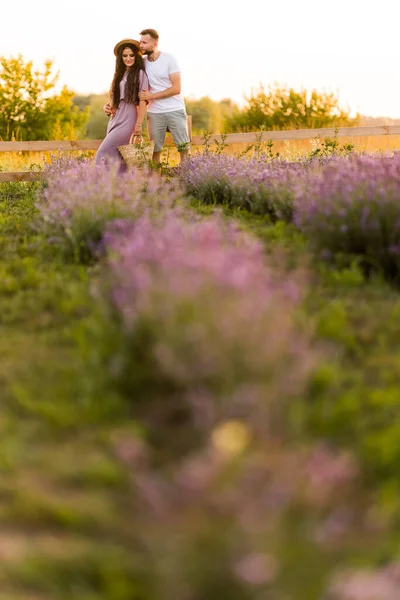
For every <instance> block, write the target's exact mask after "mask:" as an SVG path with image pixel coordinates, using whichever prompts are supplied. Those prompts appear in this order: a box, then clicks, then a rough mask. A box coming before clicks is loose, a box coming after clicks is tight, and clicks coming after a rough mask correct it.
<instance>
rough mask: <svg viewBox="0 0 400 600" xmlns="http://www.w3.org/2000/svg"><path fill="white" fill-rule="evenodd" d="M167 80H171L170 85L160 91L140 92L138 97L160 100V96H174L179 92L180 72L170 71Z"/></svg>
mask: <svg viewBox="0 0 400 600" xmlns="http://www.w3.org/2000/svg"><path fill="white" fill-rule="evenodd" d="M169 80H170V82H171V87H169V88H167V89H166V90H163V91H162V92H149V91H145V92H140V93H139V98H140V99H141V100H147V101H150V100H161V99H162V98H170V97H171V96H176V95H177V94H180V93H181V74H180V73H171V74H170V76H169Z"/></svg>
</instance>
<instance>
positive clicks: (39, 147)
mask: <svg viewBox="0 0 400 600" xmlns="http://www.w3.org/2000/svg"><path fill="white" fill-rule="evenodd" d="M191 125H192V124H191V118H190V117H189V118H188V126H189V133H190V138H191V144H192V146H203V145H204V140H205V138H204V136H203V135H193V136H192V134H191ZM335 135H336V137H348V138H353V137H368V136H378V135H380V136H387V135H399V136H400V126H399V125H375V126H372V127H339V128H338V129H336V128H334V127H325V128H321V129H287V130H283V131H258V132H257V131H253V132H250V133H228V134H226V135H223V134H222V135H221V134H212V135H211V137H210V139H209V142H208V143H209V144H211V145H212V144H213V143H214V144H215V143H218V142H219V143H221V142H223V141H224V142H225V143H227V144H252V143H256V142H257V141H260V140H262V141H267V140H276V141H278V140H289V141H290V140H307V139H317V138H319V139H324V138H327V137H334V136H335ZM101 142H102V140H71V141H65V140H59V141H57V140H51V141H36V142H0V152H51V151H55V152H57V151H73V150H81V151H86V150H93V151H95V150H97V149H98V147H99V146H100V144H101ZM39 175H40V174H39V173H34V172H30V171H29V172H26V171H18V172H17V171H14V172H12V171H8V172H0V182H1V181H32V180H34V179H35V178H37V177H38V176H39Z"/></svg>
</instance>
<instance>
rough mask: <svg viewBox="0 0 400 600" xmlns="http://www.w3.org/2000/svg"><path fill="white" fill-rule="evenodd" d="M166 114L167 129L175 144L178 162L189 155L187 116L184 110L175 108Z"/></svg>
mask: <svg viewBox="0 0 400 600" xmlns="http://www.w3.org/2000/svg"><path fill="white" fill-rule="evenodd" d="M167 114H168V129H169V131H170V132H171V135H172V138H173V140H174V143H175V146H176V147H177V149H178V152H179V158H180V162H181V163H182V162H183V161H184V160H186V159H187V158H188V157H189V154H190V140H189V133H188V129H187V118H186V112H185V111H184V110H175V111H173V112H170V113H167Z"/></svg>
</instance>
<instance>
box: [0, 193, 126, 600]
mask: <svg viewBox="0 0 400 600" xmlns="http://www.w3.org/2000/svg"><path fill="white" fill-rule="evenodd" d="M35 185H36V184H3V185H2V186H0V406H1V411H0V436H1V441H2V443H1V452H0V528H1V535H0V589H1V593H2V594H4V596H3V597H4V598H8V599H10V600H11V598H12V599H13V600H17V599H18V598H24V600H30V599H32V600H42V599H44V598H60V599H61V598H68V599H69V600H73V599H78V598H79V600H83V599H88V600H89V599H90V600H92V599H93V600H94V599H95V598H109V599H110V600H111V599H112V600H125V599H126V600H128V599H129V600H131V599H132V598H134V597H135V591H134V585H133V583H132V581H133V579H132V572H133V567H132V564H131V556H130V553H129V551H128V550H127V549H126V545H125V541H124V537H125V534H124V523H125V520H124V519H125V518H126V507H125V506H124V505H125V503H126V485H127V481H126V475H125V474H124V472H123V471H122V468H121V466H120V462H119V461H118V460H117V458H116V457H115V451H114V447H115V440H116V439H117V438H118V436H117V432H119V431H120V430H121V429H122V428H125V429H128V430H129V429H130V428H131V423H130V422H129V421H127V420H126V416H127V415H126V410H125V408H124V406H123V405H122V404H121V403H118V401H116V400H115V398H113V397H111V395H110V394H107V393H106V392H104V393H102V394H99V392H98V389H97V386H96V385H94V381H93V379H90V377H89V376H88V371H87V370H86V366H87V365H86V362H85V360H86V358H87V355H88V354H90V348H86V349H85V348H84V347H83V348H82V339H84V334H83V332H84V330H85V326H86V322H87V320H88V319H90V317H91V314H92V312H93V300H92V298H91V296H90V293H89V280H91V279H93V277H94V275H93V274H92V273H90V270H88V269H87V268H85V267H83V266H81V265H79V264H75V263H69V264H68V263H65V262H62V261H61V260H60V259H59V258H58V257H57V253H56V252H54V251H53V250H52V248H51V247H49V246H48V245H47V244H46V243H45V242H44V240H43V239H42V238H41V237H40V235H38V234H37V232H36V228H35V221H36V219H37V215H36V212H35V208H34V194H35ZM92 378H93V375H92ZM96 390H97V391H96ZM123 507H124V510H122V508H123ZM124 515H125V517H124ZM116 574H117V575H118V576H117V577H115V575H116ZM0 597H1V595H0Z"/></svg>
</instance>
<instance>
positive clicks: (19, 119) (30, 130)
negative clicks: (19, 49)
mask: <svg viewBox="0 0 400 600" xmlns="http://www.w3.org/2000/svg"><path fill="white" fill-rule="evenodd" d="M52 67H53V63H52V61H51V60H47V61H46V62H45V63H44V69H43V70H42V71H39V70H33V63H32V62H31V61H29V62H25V61H24V59H23V57H22V56H21V55H19V56H18V57H17V58H9V59H7V58H4V57H0V138H1V139H3V140H12V139H18V140H49V139H77V138H79V137H81V136H82V135H83V133H84V130H85V124H86V121H87V119H88V110H87V109H85V110H83V111H80V110H79V108H78V107H76V106H74V105H73V102H72V99H73V96H74V92H72V91H70V90H68V88H67V87H66V86H64V88H63V89H62V91H61V93H60V94H59V95H49V92H50V90H52V89H53V88H54V86H55V84H56V82H57V80H58V73H57V74H56V75H55V76H52Z"/></svg>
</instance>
